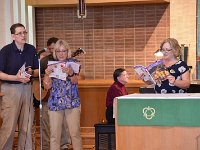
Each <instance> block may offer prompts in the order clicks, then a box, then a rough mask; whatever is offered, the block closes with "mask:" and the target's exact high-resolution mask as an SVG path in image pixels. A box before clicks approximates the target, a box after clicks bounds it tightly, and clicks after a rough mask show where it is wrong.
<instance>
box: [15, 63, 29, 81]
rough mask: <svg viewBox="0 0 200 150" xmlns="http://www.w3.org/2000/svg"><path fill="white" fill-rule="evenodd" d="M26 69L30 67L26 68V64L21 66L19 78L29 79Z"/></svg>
mask: <svg viewBox="0 0 200 150" xmlns="http://www.w3.org/2000/svg"><path fill="white" fill-rule="evenodd" d="M28 68H30V66H28V67H26V62H25V63H24V64H23V65H22V66H21V68H20V69H19V71H18V72H20V76H21V77H22V78H25V77H26V78H30V77H31V75H30V74H29V73H28V72H27V71H26V70H27V69H28Z"/></svg>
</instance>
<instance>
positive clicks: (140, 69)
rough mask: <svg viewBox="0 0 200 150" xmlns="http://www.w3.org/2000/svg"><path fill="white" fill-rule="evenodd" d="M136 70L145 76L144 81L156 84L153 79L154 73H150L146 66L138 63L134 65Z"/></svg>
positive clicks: (139, 74)
mask: <svg viewBox="0 0 200 150" xmlns="http://www.w3.org/2000/svg"><path fill="white" fill-rule="evenodd" d="M133 68H134V70H135V72H136V73H137V74H138V76H139V77H141V76H142V77H143V81H144V82H145V83H147V84H156V82H155V80H154V79H153V77H152V75H151V74H150V73H149V71H148V69H146V68H145V67H144V66H141V65H137V66H134V67H133Z"/></svg>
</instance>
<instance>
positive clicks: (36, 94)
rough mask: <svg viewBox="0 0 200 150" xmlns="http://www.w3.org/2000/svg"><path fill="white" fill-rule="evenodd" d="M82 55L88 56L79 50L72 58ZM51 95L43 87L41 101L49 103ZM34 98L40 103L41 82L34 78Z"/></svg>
mask: <svg viewBox="0 0 200 150" xmlns="http://www.w3.org/2000/svg"><path fill="white" fill-rule="evenodd" d="M81 54H86V52H85V51H84V50H83V49H81V48H78V49H77V50H75V51H74V52H72V54H71V58H73V57H76V56H78V55H81ZM49 94H50V91H49V90H46V89H44V87H43V85H42V87H41V99H42V101H47V100H48V98H49ZM33 96H34V98H35V99H36V100H37V101H40V82H39V79H38V78H34V80H33Z"/></svg>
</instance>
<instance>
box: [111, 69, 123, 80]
mask: <svg viewBox="0 0 200 150" xmlns="http://www.w3.org/2000/svg"><path fill="white" fill-rule="evenodd" d="M123 71H125V69H123V68H118V69H116V70H115V71H114V73H113V79H114V81H115V82H117V81H118V80H117V77H119V76H120V75H121V73H122V72H123Z"/></svg>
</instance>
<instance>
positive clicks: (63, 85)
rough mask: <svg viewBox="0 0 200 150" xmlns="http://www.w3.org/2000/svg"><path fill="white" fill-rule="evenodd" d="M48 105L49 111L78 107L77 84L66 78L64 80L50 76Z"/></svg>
mask: <svg viewBox="0 0 200 150" xmlns="http://www.w3.org/2000/svg"><path fill="white" fill-rule="evenodd" d="M48 106H49V110H50V111H59V110H63V109H72V108H76V107H79V106H80V96H79V93H78V84H74V83H72V82H71V80H70V79H68V78H67V80H66V81H64V80H60V79H56V78H52V88H51V91H50V96H49V99H48Z"/></svg>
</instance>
